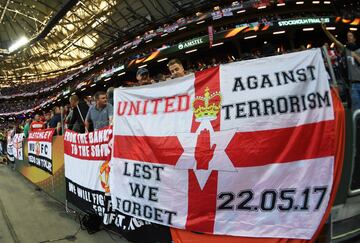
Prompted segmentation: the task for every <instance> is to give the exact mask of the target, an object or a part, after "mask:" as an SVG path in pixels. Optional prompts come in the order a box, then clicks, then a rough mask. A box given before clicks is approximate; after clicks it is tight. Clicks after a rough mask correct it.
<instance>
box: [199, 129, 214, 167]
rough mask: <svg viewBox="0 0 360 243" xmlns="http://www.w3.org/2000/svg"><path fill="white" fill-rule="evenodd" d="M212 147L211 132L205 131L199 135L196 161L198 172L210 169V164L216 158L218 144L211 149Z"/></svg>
mask: <svg viewBox="0 0 360 243" xmlns="http://www.w3.org/2000/svg"><path fill="white" fill-rule="evenodd" d="M210 146H211V145H210V132H209V130H207V129H204V130H202V131H201V132H200V134H199V135H198V137H197V142H196V147H195V160H196V162H197V164H196V169H197V170H207V169H208V167H209V162H210V160H211V159H212V158H213V156H214V151H215V148H216V144H214V145H213V146H211V147H210Z"/></svg>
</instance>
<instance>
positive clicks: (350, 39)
mask: <svg viewBox="0 0 360 243" xmlns="http://www.w3.org/2000/svg"><path fill="white" fill-rule="evenodd" d="M346 39H347V42H346V44H345V47H346V49H349V50H350V51H356V50H358V49H359V48H360V46H359V45H358V44H357V43H356V38H355V35H354V33H353V32H351V31H348V32H347V34H346Z"/></svg>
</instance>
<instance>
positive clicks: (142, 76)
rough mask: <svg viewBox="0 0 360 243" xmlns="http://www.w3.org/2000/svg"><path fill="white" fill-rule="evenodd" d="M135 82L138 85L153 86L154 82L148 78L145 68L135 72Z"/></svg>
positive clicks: (148, 74) (147, 71)
mask: <svg viewBox="0 0 360 243" xmlns="http://www.w3.org/2000/svg"><path fill="white" fill-rule="evenodd" d="M136 80H137V81H138V83H139V85H146V84H153V83H155V81H154V80H153V79H151V78H150V73H149V70H147V69H146V68H139V69H138V70H137V72H136Z"/></svg>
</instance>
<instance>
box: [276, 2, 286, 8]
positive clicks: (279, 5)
mask: <svg viewBox="0 0 360 243" xmlns="http://www.w3.org/2000/svg"><path fill="white" fill-rule="evenodd" d="M276 6H278V7H282V6H285V3H278V4H276Z"/></svg>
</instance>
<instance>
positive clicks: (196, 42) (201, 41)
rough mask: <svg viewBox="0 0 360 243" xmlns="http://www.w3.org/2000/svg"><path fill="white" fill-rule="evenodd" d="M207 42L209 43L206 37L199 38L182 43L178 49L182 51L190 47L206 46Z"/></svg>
mask: <svg viewBox="0 0 360 243" xmlns="http://www.w3.org/2000/svg"><path fill="white" fill-rule="evenodd" d="M206 42H207V41H206V40H205V37H199V38H195V39H191V40H188V41H184V42H180V43H179V44H178V45H177V49H178V50H182V49H186V48H189V47H193V46H197V45H200V44H204V43H206Z"/></svg>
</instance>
